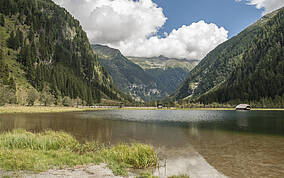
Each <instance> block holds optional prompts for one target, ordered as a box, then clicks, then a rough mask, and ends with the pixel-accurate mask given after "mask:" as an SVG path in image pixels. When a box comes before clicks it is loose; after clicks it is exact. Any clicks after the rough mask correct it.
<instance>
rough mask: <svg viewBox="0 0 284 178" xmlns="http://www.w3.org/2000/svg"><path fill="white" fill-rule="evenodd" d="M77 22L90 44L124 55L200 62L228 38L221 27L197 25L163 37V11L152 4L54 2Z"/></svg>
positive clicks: (119, 0) (100, 0) (115, 0)
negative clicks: (100, 45) (163, 57)
mask: <svg viewBox="0 0 284 178" xmlns="http://www.w3.org/2000/svg"><path fill="white" fill-rule="evenodd" d="M54 1H55V2H56V3H57V4H59V5H61V6H62V7H64V8H66V9H67V10H68V11H69V12H70V13H71V14H72V15H74V16H75V18H77V19H78V20H79V21H80V22H81V24H82V26H83V28H84V30H85V31H86V32H87V34H88V37H89V39H90V41H91V43H99V44H105V45H108V46H110V47H114V48H118V49H120V50H121V51H122V53H123V54H124V55H131V56H145V57H152V56H159V55H164V56H167V57H175V58H188V59H202V58H203V57H204V56H205V55H206V54H207V53H208V52H209V51H210V50H212V49H214V48H215V47H216V46H217V45H218V44H220V43H222V42H224V41H225V40H227V38H228V32H227V31H226V30H225V29H224V28H223V27H218V26H217V25H215V24H212V23H211V24H208V23H206V22H204V21H199V22H196V23H193V24H190V25H184V26H182V27H181V28H179V29H177V30H173V31H172V32H171V33H169V34H167V33H165V37H159V36H158V35H157V32H158V31H159V30H160V29H161V28H162V26H163V25H164V24H165V23H166V20H167V18H166V17H165V15H164V14H163V9H162V8H160V7H158V6H157V4H155V3H154V2H153V1H152V0H136V1H134V0H54Z"/></svg>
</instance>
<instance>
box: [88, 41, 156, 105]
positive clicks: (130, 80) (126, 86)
mask: <svg viewBox="0 0 284 178" xmlns="http://www.w3.org/2000/svg"><path fill="white" fill-rule="evenodd" d="M92 48H93V50H94V51H95V53H97V54H98V55H99V61H100V63H101V64H102V65H103V66H104V67H105V68H106V70H107V71H108V72H109V74H110V75H111V76H112V78H113V80H114V82H115V84H116V85H117V86H118V87H119V88H120V89H121V90H122V91H124V92H127V93H129V94H131V95H132V96H133V97H135V98H136V99H142V100H150V99H151V97H153V98H155V97H159V93H158V92H154V91H157V90H158V89H157V85H156V82H155V80H154V79H153V78H152V77H151V76H149V75H148V74H147V73H146V72H145V71H144V70H143V69H142V68H141V67H139V66H138V65H136V64H134V63H133V62H131V61H130V60H128V59H127V58H126V57H124V56H123V55H122V54H121V53H120V51H119V50H117V49H113V48H109V47H107V46H103V45H92Z"/></svg>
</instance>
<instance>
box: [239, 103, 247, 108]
mask: <svg viewBox="0 0 284 178" xmlns="http://www.w3.org/2000/svg"><path fill="white" fill-rule="evenodd" d="M247 107H250V105H248V104H239V105H238V106H236V108H247Z"/></svg>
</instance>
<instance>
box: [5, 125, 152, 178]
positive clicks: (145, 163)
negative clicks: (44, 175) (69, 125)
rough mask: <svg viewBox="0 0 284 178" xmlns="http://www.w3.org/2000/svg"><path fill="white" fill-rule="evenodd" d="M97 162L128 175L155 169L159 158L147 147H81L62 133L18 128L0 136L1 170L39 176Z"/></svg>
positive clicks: (131, 145) (96, 145)
mask: <svg viewBox="0 0 284 178" xmlns="http://www.w3.org/2000/svg"><path fill="white" fill-rule="evenodd" d="M100 163H106V164H107V165H108V167H109V168H110V169H111V170H112V171H113V173H114V174H115V175H121V176H127V175H128V172H127V169H130V168H133V169H145V170H146V169H148V168H154V167H156V166H158V156H157V154H156V153H155V151H154V148H153V147H152V146H150V145H145V144H139V143H133V144H130V145H128V144H118V145H115V146H106V145H104V144H99V143H96V142H88V143H84V144H81V143H79V142H78V141H77V140H76V139H75V138H74V137H73V136H71V135H69V134H67V133H65V132H55V131H45V132H42V133H32V132H28V131H26V130H23V129H17V130H13V131H10V132H5V133H1V134H0V169H2V170H5V171H14V172H17V171H32V172H35V173H39V172H44V171H47V170H49V169H64V168H68V167H72V166H77V165H87V164H100Z"/></svg>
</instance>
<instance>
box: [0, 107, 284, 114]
mask: <svg viewBox="0 0 284 178" xmlns="http://www.w3.org/2000/svg"><path fill="white" fill-rule="evenodd" d="M99 110H204V111H234V110H235V108H163V109H157V108H155V107H124V108H118V107H111V106H110V107H107V106H105V107H96V108H92V107H79V108H76V107H60V106H54V107H53V106H51V107H45V106H32V107H29V106H2V107H0V114H12V113H61V112H83V111H99ZM251 111H284V108H253V109H252V110H251Z"/></svg>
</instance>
